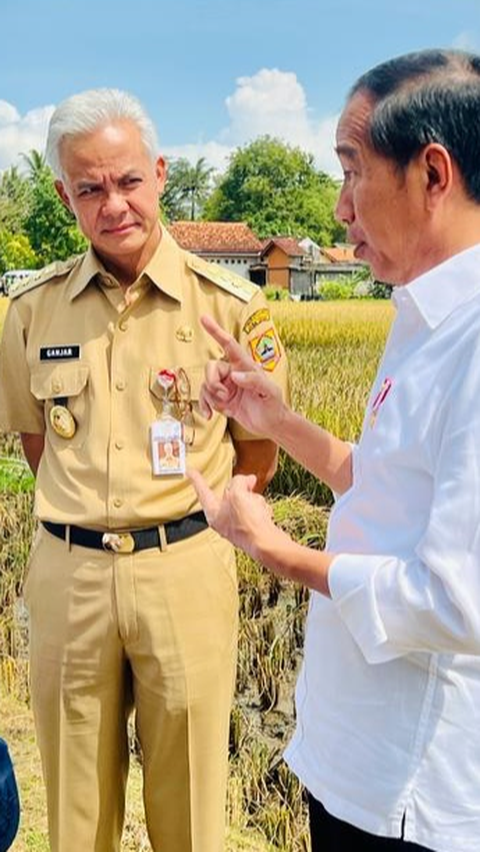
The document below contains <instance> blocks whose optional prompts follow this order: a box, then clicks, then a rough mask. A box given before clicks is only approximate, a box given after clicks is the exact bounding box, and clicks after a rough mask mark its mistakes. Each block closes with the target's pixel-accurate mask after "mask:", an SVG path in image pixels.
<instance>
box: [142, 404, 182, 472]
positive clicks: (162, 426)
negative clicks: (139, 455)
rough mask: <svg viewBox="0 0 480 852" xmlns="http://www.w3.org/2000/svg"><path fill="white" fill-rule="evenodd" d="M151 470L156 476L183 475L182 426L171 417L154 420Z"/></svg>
mask: <svg viewBox="0 0 480 852" xmlns="http://www.w3.org/2000/svg"><path fill="white" fill-rule="evenodd" d="M150 439H151V448H152V468H153V472H154V474H155V475H156V476H172V475H175V474H181V475H183V474H184V473H185V442H184V440H183V437H182V424H181V423H180V421H179V420H175V419H174V418H173V417H164V418H162V419H161V420H155V422H154V423H152V426H151V433H150Z"/></svg>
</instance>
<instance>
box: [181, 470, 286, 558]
mask: <svg viewBox="0 0 480 852" xmlns="http://www.w3.org/2000/svg"><path fill="white" fill-rule="evenodd" d="M187 473H188V476H189V478H190V480H191V482H192V484H193V486H194V488H195V491H196V492H197V495H198V499H199V500H200V503H201V504H202V506H203V510H204V512H205V515H206V518H207V521H208V523H209V526H211V527H212V529H214V530H216V532H218V533H219V534H220V535H221V536H223V538H226V539H228V540H229V541H231V542H232V544H234V545H235V546H236V547H240V548H241V549H242V550H244V551H245V552H246V553H249V554H250V556H252V557H253V558H254V559H257V558H258V548H259V545H260V542H261V541H262V540H263V539H264V537H265V535H268V530H270V531H271V532H270V534H271V533H272V531H273V532H275V531H276V527H275V525H274V523H273V520H272V510H271V508H270V506H269V505H268V503H267V502H266V500H265V499H264V498H263V497H262V496H261V495H260V494H257V493H256V492H255V491H254V490H253V489H254V488H255V482H256V477H255V476H254V475H253V474H250V475H249V476H243V475H238V476H234V477H233V479H232V481H231V483H230V485H229V486H228V487H227V488H226V489H225V491H224V494H223V497H222V498H220V497H217V495H216V494H215V493H214V492H213V491H212V489H211V488H209V486H208V485H207V482H206V480H205V479H204V477H203V476H202V474H201V473H199V472H198V471H197V470H193V469H192V470H189V471H187Z"/></svg>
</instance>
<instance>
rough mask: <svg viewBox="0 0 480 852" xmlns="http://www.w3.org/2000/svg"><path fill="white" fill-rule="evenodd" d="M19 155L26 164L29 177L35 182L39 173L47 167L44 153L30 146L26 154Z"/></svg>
mask: <svg viewBox="0 0 480 852" xmlns="http://www.w3.org/2000/svg"><path fill="white" fill-rule="evenodd" d="M20 156H21V158H22V160H23V161H24V162H25V164H26V166H27V171H28V177H29V179H30V180H31V181H32V183H35V181H36V180H37V178H38V177H39V175H40V174H41V173H42V172H43V171H44V170H45V169H46V168H47V163H46V160H45V155H44V154H41V153H40V151H37V150H36V149H35V148H31V149H30V152H29V153H28V154H20Z"/></svg>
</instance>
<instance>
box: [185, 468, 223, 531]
mask: <svg viewBox="0 0 480 852" xmlns="http://www.w3.org/2000/svg"><path fill="white" fill-rule="evenodd" d="M186 473H187V476H188V478H189V480H190V482H191V483H192V485H193V487H194V489H195V491H196V492H197V497H198V499H199V500H200V503H201V504H202V508H203V510H204V512H205V515H206V516H207V521H208V523H209V524H211V522H212V520H213V519H214V518H215V515H216V514H217V512H218V509H219V506H220V500H219V499H218V497H217V496H216V494H215V493H214V492H213V491H212V489H211V488H210V487H209V486H208V485H207V482H206V480H205V479H204V477H203V476H202V474H201V473H200V472H199V471H198V470H196V469H195V468H187V471H186Z"/></svg>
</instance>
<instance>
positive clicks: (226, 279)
mask: <svg viewBox="0 0 480 852" xmlns="http://www.w3.org/2000/svg"><path fill="white" fill-rule="evenodd" d="M187 264H188V266H189V268H190V269H193V271H194V272H196V273H197V274H198V275H202V276H203V278H206V279H207V280H208V281H211V282H212V284H216V285H217V287H221V288H222V290H226V291H227V293H232V295H233V296H237V298H238V299H241V300H242V302H249V301H250V300H251V299H253V297H254V295H255V293H257V291H258V287H257V285H256V284H252V282H251V281H248V280H247V279H246V278H242V276H241V275H237V273H236V272H230V270H229V269H224V268H223V267H222V266H219V265H218V264H216V263H208V262H207V261H206V260H203V258H201V257H198V256H197V255H195V254H187Z"/></svg>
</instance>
